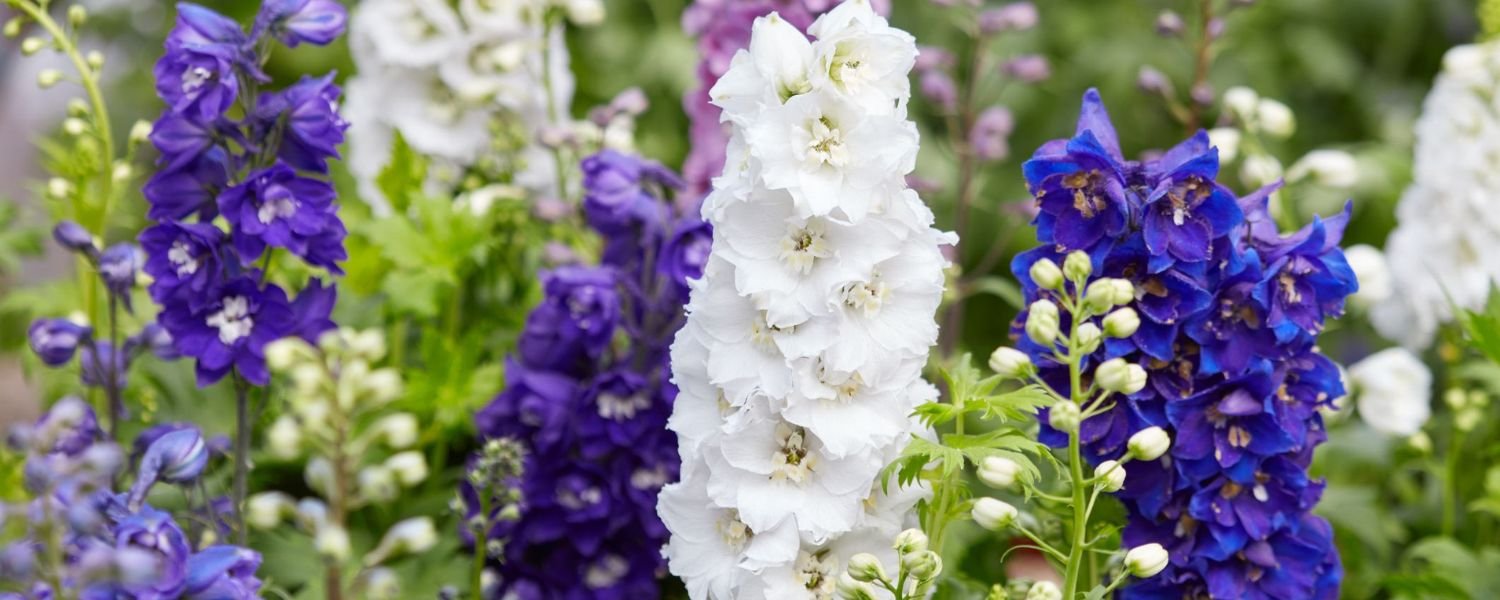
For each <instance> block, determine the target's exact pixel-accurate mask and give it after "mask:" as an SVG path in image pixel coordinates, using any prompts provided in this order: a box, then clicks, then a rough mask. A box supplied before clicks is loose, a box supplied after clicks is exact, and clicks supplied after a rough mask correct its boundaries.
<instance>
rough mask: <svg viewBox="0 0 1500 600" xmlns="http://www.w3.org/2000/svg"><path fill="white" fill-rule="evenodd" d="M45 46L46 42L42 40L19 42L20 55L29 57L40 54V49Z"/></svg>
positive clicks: (32, 39)
mask: <svg viewBox="0 0 1500 600" xmlns="http://www.w3.org/2000/svg"><path fill="white" fill-rule="evenodd" d="M46 46H47V41H46V40H43V39H42V38H34V37H33V38H26V39H24V40H21V54H22V55H23V56H31V55H33V54H36V53H37V52H41V50H42V48H45V47H46Z"/></svg>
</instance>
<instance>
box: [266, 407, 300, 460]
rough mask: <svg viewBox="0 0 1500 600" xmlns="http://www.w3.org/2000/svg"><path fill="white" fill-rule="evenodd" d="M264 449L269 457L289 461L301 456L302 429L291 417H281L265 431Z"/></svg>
mask: <svg viewBox="0 0 1500 600" xmlns="http://www.w3.org/2000/svg"><path fill="white" fill-rule="evenodd" d="M266 449H267V450H269V451H270V452H271V456H274V457H276V458H280V459H282V460H291V459H293V458H296V457H297V456H299V455H301V454H302V427H301V426H299V425H298V424H297V419H295V418H293V417H292V416H291V415H281V416H280V417H277V418H276V421H275V422H272V423H271V427H270V429H267V430H266Z"/></svg>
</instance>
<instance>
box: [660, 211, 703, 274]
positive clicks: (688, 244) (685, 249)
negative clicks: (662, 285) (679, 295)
mask: <svg viewBox="0 0 1500 600" xmlns="http://www.w3.org/2000/svg"><path fill="white" fill-rule="evenodd" d="M713 243H714V232H713V227H712V226H710V225H709V224H708V222H707V221H703V220H702V219H698V218H688V219H683V220H681V221H678V223H677V228H676V230H674V231H673V232H672V237H671V238H670V239H668V240H667V243H666V245H665V246H663V247H662V252H661V257H660V258H658V259H657V263H656V270H657V272H658V273H661V275H662V276H663V277H666V278H667V279H669V280H671V281H674V282H677V283H678V284H680V285H682V286H683V289H686V284H687V282H688V281H689V280H693V279H698V278H699V277H702V276H703V269H704V268H705V267H707V266H708V255H709V251H710V250H712V248H713Z"/></svg>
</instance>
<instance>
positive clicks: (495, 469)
mask: <svg viewBox="0 0 1500 600" xmlns="http://www.w3.org/2000/svg"><path fill="white" fill-rule="evenodd" d="M525 463H526V456H525V446H523V445H522V444H521V443H520V442H517V441H516V440H514V439H511V438H495V439H490V440H487V441H485V443H484V447H483V448H481V449H480V450H479V454H478V455H476V456H475V457H474V459H473V461H472V462H471V463H470V464H469V469H468V471H467V472H466V473H465V476H464V484H465V485H464V486H462V487H461V488H460V489H459V491H458V495H457V497H455V498H454V499H453V502H452V503H451V504H450V507H451V508H452V509H453V510H454V511H455V512H459V513H461V514H463V515H464V527H465V533H466V534H467V535H468V536H470V537H471V538H472V539H473V540H474V543H475V545H476V547H477V546H483V547H484V553H485V556H487V557H489V558H491V559H495V560H500V559H501V558H502V557H504V556H505V537H504V536H503V535H497V534H498V533H501V532H503V530H504V529H505V526H506V525H507V524H509V523H513V522H515V521H516V520H517V519H519V518H520V517H521V500H522V493H521V488H520V487H519V485H518V483H519V482H520V481H521V474H522V469H523V468H524V465H525Z"/></svg>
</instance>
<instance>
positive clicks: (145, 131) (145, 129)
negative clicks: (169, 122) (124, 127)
mask: <svg viewBox="0 0 1500 600" xmlns="http://www.w3.org/2000/svg"><path fill="white" fill-rule="evenodd" d="M151 130H152V125H151V122H150V121H144V120H143V121H136V122H135V124H134V125H131V126H130V143H132V144H143V143H145V142H147V141H150V139H151Z"/></svg>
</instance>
